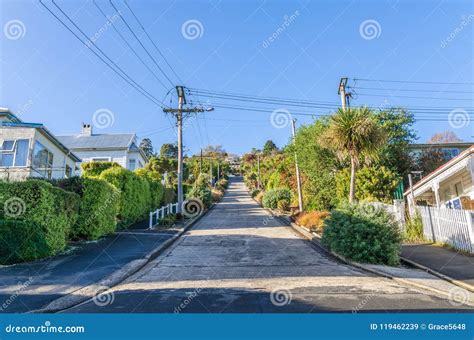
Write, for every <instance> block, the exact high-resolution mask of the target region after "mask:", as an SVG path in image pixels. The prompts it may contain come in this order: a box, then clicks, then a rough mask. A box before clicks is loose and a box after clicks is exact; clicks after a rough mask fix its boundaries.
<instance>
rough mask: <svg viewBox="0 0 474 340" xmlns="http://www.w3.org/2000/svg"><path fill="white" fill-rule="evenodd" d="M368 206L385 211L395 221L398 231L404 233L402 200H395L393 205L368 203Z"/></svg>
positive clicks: (403, 205)
mask: <svg viewBox="0 0 474 340" xmlns="http://www.w3.org/2000/svg"><path fill="white" fill-rule="evenodd" d="M369 204H370V205H372V206H375V207H378V208H382V209H384V210H385V211H387V212H388V213H389V214H391V215H392V216H393V218H394V219H395V221H397V223H398V225H399V227H400V230H401V231H405V203H404V202H403V201H402V200H395V201H393V204H386V203H381V202H370V203H369Z"/></svg>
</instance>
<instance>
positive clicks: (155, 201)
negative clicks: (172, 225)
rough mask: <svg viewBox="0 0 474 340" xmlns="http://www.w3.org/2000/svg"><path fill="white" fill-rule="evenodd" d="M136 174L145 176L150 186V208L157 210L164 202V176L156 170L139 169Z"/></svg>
mask: <svg viewBox="0 0 474 340" xmlns="http://www.w3.org/2000/svg"><path fill="white" fill-rule="evenodd" d="M135 174H136V175H137V176H139V177H141V178H144V179H145V180H146V181H147V182H148V185H149V186H150V210H155V209H158V208H160V207H161V205H162V203H163V198H164V193H165V188H164V187H163V184H161V179H162V176H161V174H160V173H158V172H156V171H151V170H146V169H143V168H142V169H137V170H135Z"/></svg>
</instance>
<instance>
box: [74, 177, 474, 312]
mask: <svg viewBox="0 0 474 340" xmlns="http://www.w3.org/2000/svg"><path fill="white" fill-rule="evenodd" d="M468 308H469V307H467V306H456V304H453V303H451V302H450V301H449V300H448V299H447V298H443V297H437V296H434V295H433V293H429V292H425V291H421V290H418V289H415V288H412V287H409V286H404V285H401V284H398V283H395V282H393V281H391V280H389V279H384V278H381V277H376V276H373V275H370V274H368V273H366V272H362V271H360V270H358V269H355V268H353V267H351V266H348V265H345V264H342V263H339V262H337V261H336V260H334V259H332V258H328V257H326V256H325V255H323V254H321V253H320V252H319V251H318V250H317V249H315V248H314V246H312V245H311V243H309V242H308V241H306V240H303V239H301V238H300V237H299V236H298V235H297V234H296V233H295V232H294V231H293V229H292V228H291V227H289V226H286V225H283V224H282V223H281V222H280V221H279V220H277V219H274V218H272V217H271V216H270V215H269V214H268V213H267V212H266V211H265V210H264V209H262V208H261V207H259V206H258V205H257V204H256V203H255V202H254V201H253V200H252V199H251V197H250V196H249V194H248V192H247V190H246V188H245V185H244V183H243V182H242V180H239V179H235V180H232V181H231V183H230V187H229V189H228V190H227V193H226V195H225V197H224V199H223V200H222V202H221V203H219V204H218V205H217V206H216V207H214V209H212V210H211V211H210V212H209V213H208V214H207V215H206V216H205V217H204V218H203V219H201V220H200V221H199V222H198V223H197V224H196V226H195V227H193V228H192V229H191V230H190V231H189V232H188V233H186V234H185V235H184V236H183V237H181V238H180V239H179V240H178V241H177V242H176V243H175V244H174V245H173V246H172V247H171V248H170V249H169V250H168V251H167V252H165V253H164V254H163V255H162V256H160V257H159V258H157V259H156V260H155V261H153V262H152V263H150V264H149V265H148V266H147V267H145V268H143V269H142V270H141V271H140V272H139V273H137V274H136V275H134V276H133V277H131V278H129V279H128V280H127V281H126V282H124V283H123V284H121V285H119V286H117V287H115V288H114V289H112V290H110V291H108V292H106V293H104V295H103V296H100V298H97V299H95V300H94V301H92V300H91V301H89V302H86V303H84V304H82V305H79V306H76V307H74V308H72V309H69V310H67V311H66V312H166V313H173V312H174V313H190V312H200V313H207V312H211V313H223V312H244V313H247V312H251V313H259V312H335V311H343V312H353V313H355V312H382V311H404V312H414V311H437V312H447V311H466V310H468ZM471 311H472V310H471Z"/></svg>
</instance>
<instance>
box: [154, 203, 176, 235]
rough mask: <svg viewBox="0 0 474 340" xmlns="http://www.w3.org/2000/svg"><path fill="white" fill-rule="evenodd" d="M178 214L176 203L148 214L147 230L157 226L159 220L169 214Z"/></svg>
mask: <svg viewBox="0 0 474 340" xmlns="http://www.w3.org/2000/svg"><path fill="white" fill-rule="evenodd" d="M177 212H178V203H169V204H167V205H165V206H163V207H161V208H160V209H156V210H155V211H151V212H150V219H149V223H148V228H149V229H152V228H153V227H154V226H155V225H157V224H158V221H159V220H160V219H163V218H165V217H166V216H168V215H170V214H176V213H177Z"/></svg>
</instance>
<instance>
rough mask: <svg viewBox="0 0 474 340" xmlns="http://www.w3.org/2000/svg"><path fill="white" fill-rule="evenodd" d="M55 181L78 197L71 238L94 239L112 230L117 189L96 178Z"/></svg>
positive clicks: (116, 207) (117, 203) (115, 213)
mask: <svg viewBox="0 0 474 340" xmlns="http://www.w3.org/2000/svg"><path fill="white" fill-rule="evenodd" d="M56 184H57V185H58V186H59V187H61V188H63V189H65V190H70V191H74V192H75V193H77V194H79V195H80V196H81V202H80V206H79V218H78V219H77V222H76V223H75V225H74V226H73V228H72V229H71V231H70V233H69V237H70V238H71V239H73V240H78V239H86V240H96V239H98V238H100V237H102V236H104V235H107V234H111V233H113V232H114V231H115V229H116V225H117V221H116V217H117V214H118V208H119V201H120V192H119V191H118V190H117V189H116V188H114V187H113V186H112V185H110V184H109V183H107V182H106V181H104V180H101V179H98V178H86V177H71V178H66V179H61V180H58V181H57V182H56Z"/></svg>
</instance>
